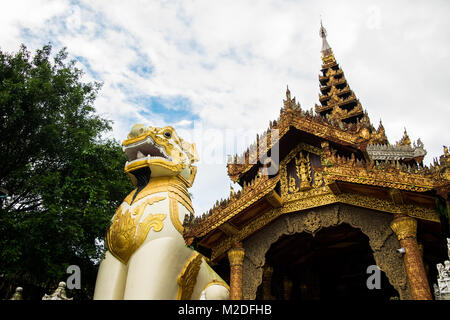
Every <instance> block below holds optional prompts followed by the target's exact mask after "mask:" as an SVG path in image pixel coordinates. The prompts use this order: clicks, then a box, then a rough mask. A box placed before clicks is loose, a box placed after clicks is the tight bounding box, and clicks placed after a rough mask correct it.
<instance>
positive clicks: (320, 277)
mask: <svg viewBox="0 0 450 320" xmlns="http://www.w3.org/2000/svg"><path fill="white" fill-rule="evenodd" d="M371 265H375V260H374V258H373V255H372V250H371V248H370V245H369V239H368V237H367V236H366V235H365V234H363V233H362V232H361V231H360V230H359V229H356V228H352V227H350V226H349V225H347V224H341V225H339V226H336V227H330V228H326V229H322V230H320V231H319V232H317V233H316V234H315V236H313V235H311V234H309V233H306V232H302V233H298V234H294V235H289V236H282V237H281V238H280V239H278V241H277V242H275V243H274V244H272V246H271V247H270V249H269V250H268V252H267V254H266V266H270V268H269V270H270V272H267V273H265V275H266V276H265V278H264V279H265V280H264V281H263V283H262V284H261V285H260V286H259V288H258V292H257V299H277V300H336V299H352V300H389V299H390V298H392V297H398V293H397V291H396V290H395V289H394V288H393V287H392V286H391V285H390V284H389V281H388V279H387V277H386V275H385V274H384V272H382V271H380V289H372V290H370V289H368V287H367V279H368V278H369V277H370V276H372V275H373V274H374V272H373V271H372V272H370V273H367V268H368V267H369V266H371ZM267 275H268V276H267ZM269 278H270V280H269ZM371 283H374V282H371ZM269 292H270V293H269Z"/></svg>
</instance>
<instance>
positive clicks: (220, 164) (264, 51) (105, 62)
mask: <svg viewBox="0 0 450 320" xmlns="http://www.w3.org/2000/svg"><path fill="white" fill-rule="evenodd" d="M449 14H450V2H449V1H446V0H442V1H438V0H433V1H361V0H359V1H281V0H274V1H263V0H258V1H244V0H239V1H231V0H227V1H218V0H213V1H211V0H210V1H208V0H205V1H192V0H183V1H156V0H155V1H151V0H148V1H144V0H135V1H115V0H108V1H106V0H104V1H101V0H95V1H83V0H79V1H75V0H73V1H68V0H57V1H50V0H48V1H47V0H29V1H20V0H15V1H3V2H2V10H1V11H0V49H1V50H3V51H9V52H14V51H17V50H18V49H19V46H20V44H21V43H24V44H25V45H26V46H27V47H28V48H29V49H31V50H33V51H34V50H35V49H37V48H40V47H42V46H43V45H44V44H46V43H49V42H51V43H52V44H53V46H54V48H55V52H56V51H57V50H58V49H59V48H62V47H67V49H68V52H69V53H70V55H71V57H72V58H74V59H76V60H77V61H78V66H79V67H80V68H82V69H83V70H84V71H85V80H86V81H93V80H95V81H101V82H103V88H102V90H101V93H100V95H99V97H98V98H97V100H96V108H97V111H98V113H99V114H101V115H102V116H103V117H105V118H108V119H111V120H113V121H114V125H113V132H112V133H111V136H112V137H114V138H116V139H117V140H119V141H122V140H123V139H124V138H125V137H126V134H127V132H128V131H129V129H130V128H131V126H132V124H134V123H144V124H146V125H152V126H165V125H172V126H174V127H175V128H176V129H177V131H179V132H181V136H182V137H183V138H185V139H186V140H193V141H194V142H196V143H197V145H198V147H199V153H200V158H201V159H202V160H201V161H200V163H199V164H198V166H199V172H198V175H197V179H196V182H195V184H194V187H193V188H192V189H191V192H192V194H193V197H194V198H193V202H194V206H195V209H196V211H197V214H200V213H201V212H204V211H206V210H207V209H209V208H210V207H211V206H212V205H213V203H214V202H215V201H216V200H217V199H220V198H225V197H226V196H227V195H228V193H229V186H230V180H229V179H228V177H227V174H226V154H228V153H235V152H239V153H240V152H241V151H243V149H244V147H245V145H246V144H247V143H248V142H251V141H252V140H253V139H254V137H255V136H256V134H257V133H261V132H262V131H263V130H265V129H266V128H267V126H268V123H269V121H271V120H274V119H276V118H277V117H278V114H279V110H280V108H281V106H282V99H283V98H284V97H285V91H286V85H289V88H290V90H291V94H292V95H293V96H295V97H296V99H297V101H299V102H300V103H301V105H302V108H304V109H310V108H313V107H314V104H315V103H318V93H319V82H318V74H319V69H320V66H321V60H320V47H321V39H320V37H319V26H320V18H321V17H322V20H323V23H324V26H325V27H326V29H327V31H328V41H329V43H330V45H331V47H332V48H333V51H334V53H335V56H336V59H337V61H338V62H339V63H340V65H341V67H342V68H343V71H344V73H345V75H346V78H347V80H348V82H349V85H350V87H351V88H352V89H353V91H354V92H355V94H356V96H357V97H358V98H359V99H360V101H361V104H362V105H363V108H365V109H366V110H367V111H368V113H369V117H370V118H371V120H372V123H374V124H375V125H377V124H378V122H379V120H380V119H381V120H382V121H383V125H384V127H385V129H386V132H387V135H388V139H389V141H390V142H391V143H395V142H396V141H398V140H399V139H400V138H401V136H402V134H403V130H404V128H405V127H406V129H407V131H408V134H409V136H410V138H411V139H412V140H414V141H415V140H417V138H421V140H422V141H423V143H424V144H425V149H426V150H427V151H428V155H427V157H426V159H425V162H426V163H429V162H430V161H431V160H432V159H433V158H434V157H437V156H439V155H440V154H442V145H443V144H446V145H449V143H450V139H449V138H450V134H449V130H448V125H449V119H450V104H449V101H450V100H449V92H450V90H449V89H448V78H447V77H448V75H449V74H450V63H449V61H450V20H449V19H448V15H449ZM230 141H232V142H231V143H230Z"/></svg>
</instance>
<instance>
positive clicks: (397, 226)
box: [391, 217, 417, 240]
mask: <svg viewBox="0 0 450 320" xmlns="http://www.w3.org/2000/svg"><path fill="white" fill-rule="evenodd" d="M391 229H392V230H393V231H394V232H395V234H396V235H397V238H398V240H404V239H406V238H416V233H417V221H416V219H413V218H411V217H401V218H397V219H395V220H394V221H392V223H391Z"/></svg>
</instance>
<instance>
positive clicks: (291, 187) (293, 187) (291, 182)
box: [288, 177, 299, 193]
mask: <svg viewBox="0 0 450 320" xmlns="http://www.w3.org/2000/svg"><path fill="white" fill-rule="evenodd" d="M288 190H289V192H290V193H294V192H297V191H298V190H299V189H298V187H297V186H296V185H295V178H294V177H289V183H288Z"/></svg>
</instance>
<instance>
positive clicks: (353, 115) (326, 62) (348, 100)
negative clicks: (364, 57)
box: [316, 20, 370, 124]
mask: <svg viewBox="0 0 450 320" xmlns="http://www.w3.org/2000/svg"><path fill="white" fill-rule="evenodd" d="M319 34H320V36H321V37H322V50H321V52H322V70H321V72H322V74H321V75H319V82H320V94H319V102H320V104H321V105H317V104H316V113H318V114H320V115H321V116H323V117H326V118H330V119H332V120H338V121H344V122H346V123H350V122H352V123H357V122H359V121H365V120H368V121H365V122H367V124H370V120H369V119H368V117H367V115H366V114H365V113H364V111H363V108H362V105H361V103H360V102H359V100H358V99H357V98H356V95H355V94H354V92H353V91H352V90H351V89H350V87H349V85H348V83H347V80H346V79H345V76H344V72H343V71H342V69H341V68H340V67H339V65H338V63H337V62H336V59H335V58H334V54H333V51H332V50H331V47H330V45H329V44H328V41H327V31H326V30H325V28H324V26H323V24H322V20H321V21H320V31H319Z"/></svg>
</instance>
